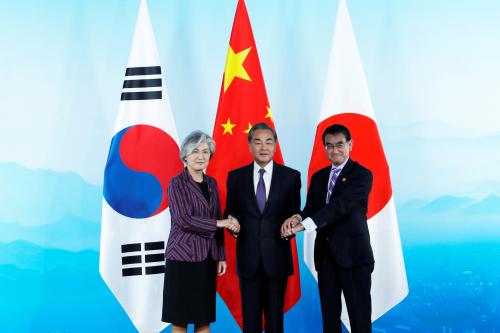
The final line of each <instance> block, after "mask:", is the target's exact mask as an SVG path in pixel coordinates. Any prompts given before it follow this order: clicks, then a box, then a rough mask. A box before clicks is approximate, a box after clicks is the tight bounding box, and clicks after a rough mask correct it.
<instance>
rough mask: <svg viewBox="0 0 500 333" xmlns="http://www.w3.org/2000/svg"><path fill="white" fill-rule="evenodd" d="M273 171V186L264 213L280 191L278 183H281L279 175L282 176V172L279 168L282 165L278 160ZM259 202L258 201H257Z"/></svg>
mask: <svg viewBox="0 0 500 333" xmlns="http://www.w3.org/2000/svg"><path fill="white" fill-rule="evenodd" d="M273 163H274V164H273V173H272V175H271V188H270V189H269V195H268V197H267V198H266V199H267V200H266V205H265V206H264V211H263V212H262V214H266V212H267V210H268V209H269V206H270V202H271V201H272V200H273V199H274V197H275V196H276V195H277V192H278V190H279V189H278V184H279V183H280V181H279V177H280V176H281V172H279V168H280V167H281V165H279V164H278V163H276V162H273ZM256 202H257V201H256Z"/></svg>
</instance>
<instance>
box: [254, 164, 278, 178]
mask: <svg viewBox="0 0 500 333" xmlns="http://www.w3.org/2000/svg"><path fill="white" fill-rule="evenodd" d="M273 165H274V161H273V160H271V162H269V163H267V165H266V166H265V167H261V166H260V165H258V164H257V162H255V161H254V162H253V173H254V174H255V173H259V170H260V169H264V170H266V173H267V174H269V175H272V174H273Z"/></svg>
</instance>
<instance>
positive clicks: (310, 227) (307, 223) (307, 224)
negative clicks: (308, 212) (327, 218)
mask: <svg viewBox="0 0 500 333" xmlns="http://www.w3.org/2000/svg"><path fill="white" fill-rule="evenodd" d="M301 224H302V226H304V228H305V229H306V231H307V232H309V231H314V230H316V224H315V223H314V221H313V219H312V218H310V217H308V218H306V219H305V220H304V221H302V222H301Z"/></svg>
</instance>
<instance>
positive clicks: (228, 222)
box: [217, 215, 240, 234]
mask: <svg viewBox="0 0 500 333" xmlns="http://www.w3.org/2000/svg"><path fill="white" fill-rule="evenodd" d="M217 227H219V228H226V229H227V230H229V231H230V232H231V233H233V234H238V233H239V232H240V223H239V222H238V220H237V219H236V218H235V217H233V216H231V215H229V216H228V218H227V219H224V220H218V221H217Z"/></svg>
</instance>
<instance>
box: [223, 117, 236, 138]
mask: <svg viewBox="0 0 500 333" xmlns="http://www.w3.org/2000/svg"><path fill="white" fill-rule="evenodd" d="M220 125H221V126H222V127H224V133H222V135H224V134H226V133H229V134H231V135H233V127H234V126H236V124H231V120H230V119H229V118H227V123H225V124H220Z"/></svg>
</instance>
